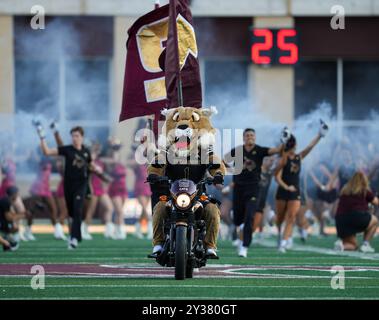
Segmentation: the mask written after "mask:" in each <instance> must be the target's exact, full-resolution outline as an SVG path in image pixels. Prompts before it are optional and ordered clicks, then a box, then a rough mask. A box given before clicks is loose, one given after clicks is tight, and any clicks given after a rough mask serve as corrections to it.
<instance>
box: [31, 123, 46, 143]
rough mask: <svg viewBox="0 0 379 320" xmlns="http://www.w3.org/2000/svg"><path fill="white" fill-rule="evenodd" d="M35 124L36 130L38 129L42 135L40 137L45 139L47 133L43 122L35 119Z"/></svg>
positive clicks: (39, 134)
mask: <svg viewBox="0 0 379 320" xmlns="http://www.w3.org/2000/svg"><path fill="white" fill-rule="evenodd" d="M33 125H34V126H35V127H36V130H37V133H38V136H39V137H40V139H45V138H46V134H45V130H44V129H43V126H42V124H41V122H40V121H38V120H33Z"/></svg>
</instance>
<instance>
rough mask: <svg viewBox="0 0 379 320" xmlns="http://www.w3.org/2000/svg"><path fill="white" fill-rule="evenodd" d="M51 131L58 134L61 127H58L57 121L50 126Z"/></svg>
mask: <svg viewBox="0 0 379 320" xmlns="http://www.w3.org/2000/svg"><path fill="white" fill-rule="evenodd" d="M50 129H51V130H53V131H54V133H55V132H58V131H59V127H58V122H56V121H55V120H54V121H53V122H52V123H51V124H50Z"/></svg>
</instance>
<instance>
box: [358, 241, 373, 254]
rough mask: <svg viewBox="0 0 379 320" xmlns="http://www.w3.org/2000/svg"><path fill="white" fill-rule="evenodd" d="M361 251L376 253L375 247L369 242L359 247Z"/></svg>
mask: <svg viewBox="0 0 379 320" xmlns="http://www.w3.org/2000/svg"><path fill="white" fill-rule="evenodd" d="M359 250H360V251H362V252H364V253H374V252H375V249H374V248H373V247H371V246H370V244H369V243H368V242H364V243H363V244H362V245H361V247H360V248H359Z"/></svg>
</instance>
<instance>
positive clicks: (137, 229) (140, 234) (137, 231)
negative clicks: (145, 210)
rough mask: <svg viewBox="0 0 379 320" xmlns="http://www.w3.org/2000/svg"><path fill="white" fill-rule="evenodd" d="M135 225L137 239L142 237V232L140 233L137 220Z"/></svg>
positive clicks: (139, 225)
mask: <svg viewBox="0 0 379 320" xmlns="http://www.w3.org/2000/svg"><path fill="white" fill-rule="evenodd" d="M135 227H136V232H135V236H136V237H137V238H138V239H143V234H142V231H141V224H140V223H139V222H136V225H135Z"/></svg>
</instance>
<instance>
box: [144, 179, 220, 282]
mask: <svg viewBox="0 0 379 320" xmlns="http://www.w3.org/2000/svg"><path fill="white" fill-rule="evenodd" d="M156 183H162V184H166V185H167V187H168V189H169V192H168V195H162V196H160V198H159V199H160V201H164V202H166V208H167V213H168V215H167V216H168V218H167V219H166V220H165V222H164V233H165V242H164V244H163V248H162V251H161V252H160V254H159V255H157V256H155V255H154V254H151V255H149V256H148V257H149V258H155V259H156V261H157V262H158V263H159V264H160V265H162V266H164V267H175V279H176V280H183V279H185V278H192V277H193V270H194V268H201V267H204V266H205V265H206V263H207V259H218V257H217V256H208V255H207V254H206V248H205V247H204V238H205V234H206V225H205V221H204V220H203V219H202V213H203V210H204V207H205V206H206V205H207V203H209V202H211V203H215V204H218V205H219V204H220V201H218V200H217V199H215V198H213V197H211V196H209V195H207V194H206V193H205V186H206V185H207V184H208V185H209V184H212V183H213V178H204V179H203V180H201V181H200V182H199V183H197V184H195V183H194V182H193V181H192V180H188V179H180V180H176V181H174V182H171V181H170V180H169V179H168V178H167V177H158V178H157V181H156Z"/></svg>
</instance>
